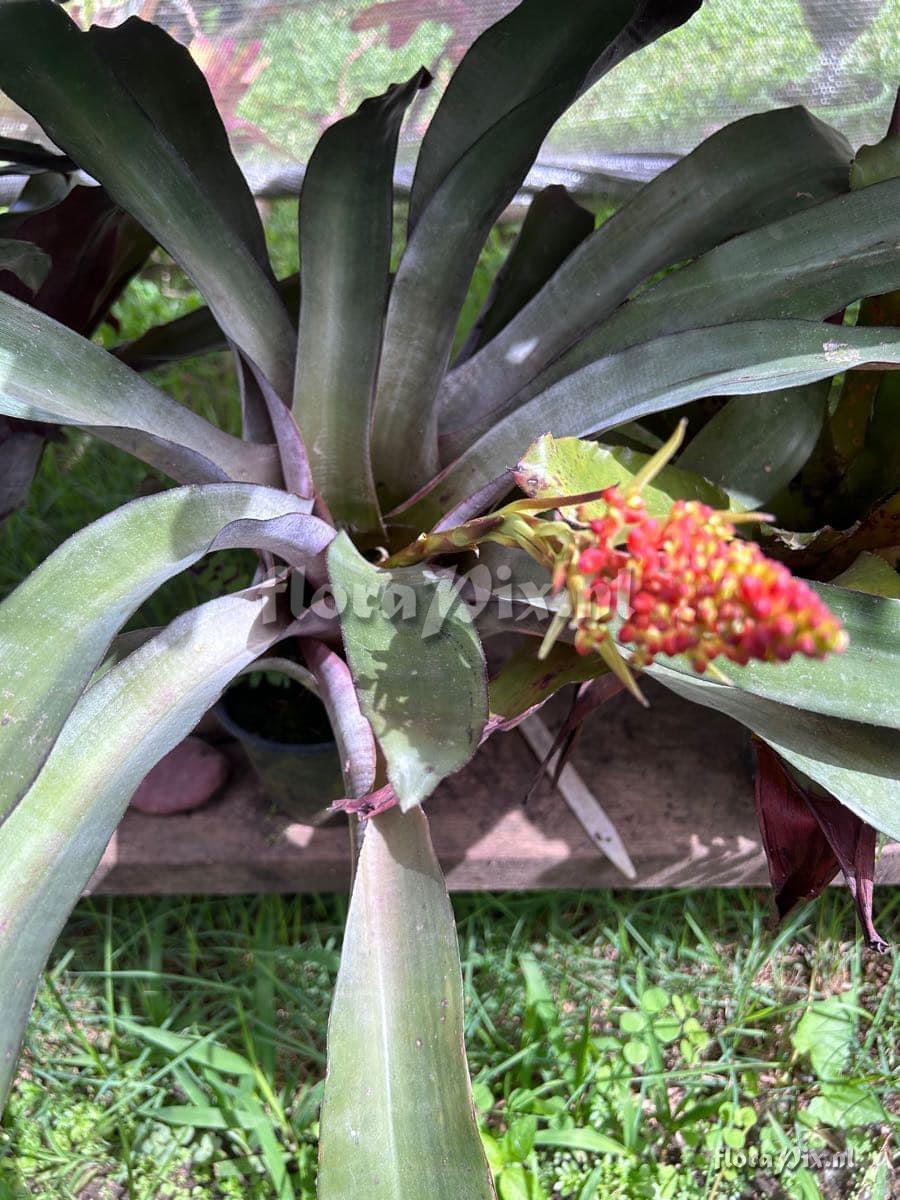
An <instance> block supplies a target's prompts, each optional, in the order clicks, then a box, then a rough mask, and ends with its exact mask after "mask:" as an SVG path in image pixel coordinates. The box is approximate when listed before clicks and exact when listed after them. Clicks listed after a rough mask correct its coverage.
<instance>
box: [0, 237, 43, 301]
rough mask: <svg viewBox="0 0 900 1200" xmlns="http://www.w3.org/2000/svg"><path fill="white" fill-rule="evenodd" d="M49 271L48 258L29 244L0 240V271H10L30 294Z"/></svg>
mask: <svg viewBox="0 0 900 1200" xmlns="http://www.w3.org/2000/svg"><path fill="white" fill-rule="evenodd" d="M49 270H50V256H49V254H46V253H45V252H44V251H43V250H42V249H41V248H40V246H34V245H32V243H31V242H18V241H16V240H15V239H14V238H0V271H11V272H12V274H13V275H15V277H16V278H17V279H19V280H21V282H22V283H24V284H25V286H26V287H27V288H30V289H31V291H32V292H36V291H37V290H38V288H39V287H40V286H41V284H42V283H43V282H44V280H45V279H46V278H47V272H48V271H49Z"/></svg>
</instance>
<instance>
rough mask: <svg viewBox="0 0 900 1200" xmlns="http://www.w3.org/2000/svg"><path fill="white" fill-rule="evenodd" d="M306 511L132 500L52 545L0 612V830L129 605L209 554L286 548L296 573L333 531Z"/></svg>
mask: <svg viewBox="0 0 900 1200" xmlns="http://www.w3.org/2000/svg"><path fill="white" fill-rule="evenodd" d="M306 507H307V505H306V502H304V501H302V500H298V499H297V498H296V497H294V496H290V495H288V494H287V493H285V492H278V491H274V490H272V489H269V488H259V487H254V486H251V485H243V484H210V485H207V486H205V487H194V488H173V489H172V490H171V491H166V492H161V493H160V494H159V495H156V496H150V497H147V498H146V499H142V500H135V501H133V502H132V503H131V504H126V505H124V507H122V508H119V509H116V511H115V512H113V513H110V514H109V516H106V517H103V518H101V520H99V521H96V522H95V523H94V524H93V525H88V526H87V528H85V529H83V530H81V531H80V532H79V533H77V534H75V535H74V536H73V537H71V538H70V539H69V540H68V541H67V542H64V543H63V544H62V546H60V548H59V549H58V550H57V551H55V553H54V554H52V555H51V556H50V558H48V559H47V560H46V562H44V563H43V564H42V565H41V566H40V567H38V569H37V570H36V571H34V572H33V573H32V574H31V575H30V576H29V577H28V578H27V579H26V580H25V582H24V583H22V584H20V586H19V587H18V588H17V589H16V590H15V591H14V592H13V593H12V594H11V595H10V596H8V597H7V598H6V600H4V601H3V603H2V604H0V821H2V820H3V818H4V817H5V816H7V814H8V813H9V812H10V811H11V809H13V808H14V806H15V804H16V801H17V800H18V798H19V797H20V796H21V795H22V794H23V792H24V791H25V789H26V788H27V787H28V785H29V784H30V783H31V781H32V780H33V779H34V777H35V775H36V774H37V772H38V770H39V768H40V766H41V763H42V762H43V761H44V759H45V758H46V756H47V754H48V752H49V751H50V748H51V746H52V745H53V742H54V740H55V739H56V737H57V735H58V734H59V731H60V729H61V728H62V726H63V722H64V721H65V719H66V717H67V716H68V714H69V712H70V711H71V709H72V706H73V705H74V704H75V702H76V700H77V699H78V697H79V695H80V694H81V692H82V691H83V690H84V688H85V686H86V685H87V683H88V681H89V680H90V678H91V675H92V674H93V672H94V669H95V668H96V667H97V666H98V664H99V663H100V662H101V660H102V659H103V656H104V654H105V653H106V650H107V647H108V646H109V644H110V642H111V641H112V639H113V637H114V635H115V634H116V632H117V631H118V629H119V628H120V626H122V625H123V624H124V623H125V621H126V620H127V619H128V617H129V616H130V615H131V613H133V612H134V610H135V609H136V608H137V607H138V606H139V605H140V604H141V602H142V601H143V600H145V599H146V598H147V597H148V596H150V595H152V593H153V592H154V591H155V590H156V589H157V588H158V587H159V586H160V584H162V583H163V582H164V581H165V580H166V579H170V578H171V577H172V576H173V575H176V574H178V573H179V572H180V571H183V570H185V569H186V568H187V567H189V566H191V565H192V564H193V563H195V562H197V561H198V559H200V558H202V557H203V555H204V554H206V553H207V552H209V551H210V550H213V549H216V548H218V547H222V548H225V547H234V546H250V547H260V548H268V549H270V550H272V552H274V553H277V554H280V555H282V556H289V555H290V554H291V550H290V547H289V545H287V544H286V543H288V542H290V541H294V542H295V543H296V544H297V546H298V548H297V551H296V555H297V557H296V559H295V562H296V563H297V564H299V562H301V561H303V559H304V557H307V556H311V554H314V553H317V552H320V551H321V550H323V549H324V547H325V546H326V545H327V543H328V540H329V538H330V537H331V536H332V534H333V531H332V530H331V528H330V526H327V525H325V524H324V522H322V521H319V520H318V519H317V518H315V517H312V516H310V515H309V514H308V513H307V512H306V511H305V509H306ZM304 537H305V538H307V539H308V540H307V541H306V542H305V544H304V543H303V541H302V539H303V538H304ZM307 552H309V554H308V555H307Z"/></svg>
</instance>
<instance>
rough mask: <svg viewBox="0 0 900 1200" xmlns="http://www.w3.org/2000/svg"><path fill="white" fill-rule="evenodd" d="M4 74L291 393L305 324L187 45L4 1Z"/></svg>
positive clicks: (142, 28) (48, 4)
mask: <svg viewBox="0 0 900 1200" xmlns="http://www.w3.org/2000/svg"><path fill="white" fill-rule="evenodd" d="M23 48H25V49H24V51H23ZM0 88H2V89H3V91H5V92H6V93H7V95H9V96H10V97H11V98H12V99H13V100H15V101H16V103H18V104H20V105H21V106H22V107H23V108H25V109H26V110H27V111H28V112H30V113H31V114H32V116H34V117H35V119H36V120H37V121H38V122H39V123H40V125H41V126H42V127H43V128H44V130H45V131H46V132H47V134H48V135H49V137H50V138H51V140H52V141H53V142H54V143H55V144H56V145H57V146H59V147H60V148H61V149H63V150H64V151H65V152H66V153H67V154H69V155H71V157H72V158H73V159H75V161H76V162H77V163H78V165H79V166H80V167H82V168H83V169H84V170H85V171H87V172H88V173H89V174H90V175H92V176H93V177H94V178H95V179H97V180H99V181H100V183H102V184H103V185H104V186H105V187H106V189H107V191H108V192H109V194H110V195H111V196H112V197H113V199H114V200H116V201H117V202H118V203H119V204H121V206H122V207H123V208H124V209H125V210H126V211H127V212H130V213H131V214H132V215H133V216H134V217H136V218H137V219H138V220H139V221H140V222H141V224H142V225H144V227H145V228H146V229H148V230H149V231H150V233H152V234H153V236H154V237H155V238H156V239H157V240H158V241H159V243H160V245H162V246H164V247H165V249H166V250H168V251H169V253H170V254H171V255H172V257H173V258H174V259H175V260H176V261H177V262H179V263H180V264H181V265H182V266H183V267H184V269H185V270H186V271H187V272H188V274H189V275H190V276H191V278H192V279H193V280H194V282H195V283H196V284H197V286H198V288H199V289H200V291H201V292H202V293H203V295H204V296H205V298H206V300H207V301H208V302H209V305H210V307H211V308H212V310H213V312H214V313H215V314H216V317H217V319H218V321H219V323H220V324H221V325H222V328H223V329H224V330H225V331H226V333H228V335H229V336H230V337H232V338H233V339H234V341H236V342H237V343H238V345H239V346H241V348H242V349H243V350H245V351H246V353H247V354H248V355H249V357H250V358H252V359H253V361H254V362H256V363H258V364H259V366H260V368H261V370H262V371H263V372H264V373H265V375H266V376H267V377H268V378H269V380H270V381H271V382H272V384H273V385H274V386H275V387H276V388H277V389H278V390H279V392H280V393H281V394H282V395H283V396H286V395H289V394H290V381H291V375H292V371H293V346H294V336H293V331H292V330H291V327H290V322H289V320H288V317H287V314H286V313H285V311H284V306H283V305H282V303H281V301H280V299H279V298H278V295H277V293H276V291H275V288H274V281H273V280H272V277H271V272H270V270H269V266H268V259H267V256H266V249H265V239H264V237H263V232H262V225H261V223H260V220H259V216H258V214H257V212H256V208H255V205H254V203H253V197H252V196H251V195H250V191H249V189H248V187H247V184H246V182H245V180H244V178H243V176H242V174H241V172H240V169H239V168H238V166H237V163H236V162H235V161H234V157H233V156H232V153H231V150H230V148H229V145H228V138H227V135H226V133H225V128H224V126H223V124H222V121H221V119H220V117H219V115H218V113H217V112H216V108H215V104H214V102H213V99H212V96H211V94H210V91H209V88H208V86H207V84H206V81H205V79H204V78H203V73H202V72H201V70H200V68H199V67H198V66H197V65H196V63H195V62H194V61H193V59H192V58H191V56H190V53H189V52H188V50H187V49H186V48H185V47H183V46H180V45H179V44H178V43H177V42H176V41H174V39H173V38H171V37H170V36H169V35H168V34H167V33H165V32H164V31H163V30H162V29H160V28H159V27H157V26H155V25H150V24H148V23H146V22H144V21H141V20H139V19H137V18H135V17H132V18H130V19H129V20H128V21H126V22H125V23H124V24H123V25H119V26H117V27H116V28H113V29H104V28H99V27H96V26H95V27H93V28H91V29H90V30H88V31H87V32H86V33H83V32H81V31H80V30H79V29H78V27H77V26H76V25H75V24H74V23H73V22H72V21H71V20H70V19H69V17H68V16H67V15H66V13H65V11H64V9H62V8H61V7H60V6H59V5H58V4H55V3H54V2H53V0H15V2H14V3H5V4H2V5H0Z"/></svg>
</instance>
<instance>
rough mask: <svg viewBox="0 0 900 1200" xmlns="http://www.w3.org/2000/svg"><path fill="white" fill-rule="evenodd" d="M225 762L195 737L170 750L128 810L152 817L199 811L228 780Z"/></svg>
mask: <svg viewBox="0 0 900 1200" xmlns="http://www.w3.org/2000/svg"><path fill="white" fill-rule="evenodd" d="M228 772H229V762H228V759H227V758H226V757H225V755H224V754H223V753H222V752H221V750H216V749H215V748H214V747H213V746H208V745H207V744H206V742H204V741H201V740H200V738H197V737H189V738H185V740H184V741H183V742H182V743H181V744H180V745H179V746H176V747H175V749H174V750H172V751H170V753H168V754H167V755H166V757H165V758H163V759H161V761H160V762H158V763H157V764H156V766H155V767H154V768H153V770H152V771H150V773H149V774H148V775H147V776H146V777H145V779H144V781H143V783H142V784H141V785H140V787H139V788H138V790H137V791H136V792H135V794H134V796H133V797H132V798H131V807H132V808H136V809H137V810H138V812H142V813H151V814H153V815H155V816H167V815H168V814H170V813H179V812H189V811H190V810H191V809H193V808H200V806H201V805H203V804H205V803H206V802H207V800H209V799H210V797H211V796H213V795H214V794H215V793H216V792H217V791H218V790H219V788H220V787H221V786H222V785H223V784H224V782H225V780H226V779H227V778H228Z"/></svg>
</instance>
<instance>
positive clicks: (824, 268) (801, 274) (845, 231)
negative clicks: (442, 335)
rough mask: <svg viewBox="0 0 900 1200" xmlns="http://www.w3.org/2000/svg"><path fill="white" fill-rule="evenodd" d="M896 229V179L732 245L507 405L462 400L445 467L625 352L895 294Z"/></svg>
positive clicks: (586, 341)
mask: <svg viewBox="0 0 900 1200" xmlns="http://www.w3.org/2000/svg"><path fill="white" fill-rule="evenodd" d="M898 226H900V179H889V180H887V181H885V182H884V183H879V184H875V185H874V186H872V187H869V188H866V189H864V190H863V191H859V192H850V193H848V194H846V195H842V196H837V197H835V198H834V199H831V200H824V201H823V202H822V203H821V204H817V205H815V206H813V207H812V208H809V209H804V210H803V211H802V212H799V213H794V214H793V215H792V216H789V217H785V218H784V219H782V220H780V221H773V222H772V223H771V224H769V225H764V226H762V228H759V229H754V230H752V231H751V232H749V233H745V234H742V235H741V236H740V237H735V238H732V240H731V241H726V242H725V243H724V244H722V245H719V246H717V247H716V248H715V249H713V250H710V251H709V252H708V253H707V254H704V255H703V256H702V257H700V258H698V259H696V260H695V261H694V262H692V263H689V264H688V265H687V266H685V267H682V268H680V269H679V270H677V271H673V272H671V273H670V274H668V275H666V276H665V277H664V278H663V279H661V280H660V281H659V282H658V283H656V284H654V285H653V286H652V287H649V288H647V289H646V290H645V291H643V292H641V293H640V294H639V295H637V296H634V297H632V298H631V299H630V300H629V302H628V303H627V304H623V305H621V306H620V307H619V308H617V309H616V311H615V312H614V313H612V314H611V315H610V316H609V317H608V318H607V319H606V320H605V321H603V322H602V323H600V324H599V325H597V326H596V327H595V328H594V329H592V330H591V331H590V332H588V333H587V334H586V335H585V336H584V337H582V338H581V340H580V341H578V342H576V343H575V344H574V345H573V346H572V348H571V349H569V350H567V351H566V352H565V353H564V354H561V355H559V356H558V357H557V358H556V359H555V360H554V361H553V363H552V364H551V365H550V366H549V367H547V368H546V369H545V370H543V371H541V373H540V374H539V375H536V376H535V377H533V378H531V379H530V381H529V382H528V383H527V384H526V385H525V386H523V387H520V388H519V390H518V391H517V392H516V393H515V395H512V396H509V397H508V398H507V399H506V400H505V401H503V402H502V403H501V404H499V405H498V404H494V405H493V406H491V407H490V408H489V409H486V408H485V406H484V405H483V404H481V403H480V402H478V401H476V400H474V399H473V398H472V397H471V396H468V397H466V396H463V395H462V394H461V395H460V397H459V399H458V401H457V400H454V402H453V406H456V405H457V403H458V404H459V406H460V407H459V408H458V410H455V409H454V407H452V406H451V408H449V409H448V408H447V407H446V406H445V409H444V420H443V423H442V430H441V461H442V462H450V461H451V460H452V459H453V458H454V457H455V456H456V455H458V454H459V453H461V452H462V451H463V450H464V449H465V448H466V447H468V446H470V445H471V444H472V443H473V440H474V439H475V438H477V437H478V436H480V435H481V434H483V433H484V432H485V431H486V430H489V429H491V428H493V427H495V426H496V425H497V424H498V422H499V421H500V420H501V419H502V418H503V417H504V416H505V415H506V414H508V413H510V412H514V411H515V410H517V409H519V408H521V407H523V406H524V405H525V404H527V403H528V402H529V400H530V399H531V398H533V397H534V396H536V395H539V394H540V393H542V392H546V391H547V389H549V388H550V387H551V386H552V385H553V384H555V383H557V382H558V381H559V380H562V379H565V378H566V377H568V376H571V375H572V374H573V373H574V372H577V371H580V370H582V369H583V368H584V367H585V366H588V365H590V364H591V363H596V362H600V361H602V360H603V359H605V358H608V357H609V356H610V355H614V354H618V353H620V352H621V351H622V350H624V349H626V348H627V347H631V346H640V345H642V344H647V343H650V342H652V341H657V340H658V339H659V338H661V337H662V336H664V335H671V334H676V333H682V332H685V331H687V330H690V329H700V328H701V327H705V328H708V327H711V326H714V325H726V324H728V323H731V322H735V323H737V322H743V321H756V320H762V319H773V320H782V319H785V318H801V319H803V320H824V319H825V318H826V317H829V316H831V315H832V314H833V313H836V312H839V311H840V310H841V309H842V308H844V307H845V306H846V305H847V304H850V303H852V302H853V301H855V300H858V299H859V298H860V297H861V296H871V295H876V294H880V293H882V292H889V291H893V290H894V289H896V288H898V287H900V255H898V253H897V246H898V237H897V228H898ZM601 229H602V227H601ZM475 361H476V360H474V359H473V360H472V365H473V368H474V364H475ZM464 369H465V368H464ZM476 390H477V389H476ZM760 390H763V389H760ZM765 390H772V389H765ZM722 391H723V392H725V393H726V394H727V391H728V389H727V388H723V389H722ZM732 391H733V392H736V393H740V394H747V393H748V391H749V389H743V388H740V389H738V388H734V389H732ZM706 394H707V395H712V394H713V393H712V392H707V393H706ZM487 395H490V392H488V393H487ZM448 403H449V402H448ZM540 432H543V431H540ZM553 432H561V431H557V430H554V431H553Z"/></svg>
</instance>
